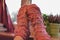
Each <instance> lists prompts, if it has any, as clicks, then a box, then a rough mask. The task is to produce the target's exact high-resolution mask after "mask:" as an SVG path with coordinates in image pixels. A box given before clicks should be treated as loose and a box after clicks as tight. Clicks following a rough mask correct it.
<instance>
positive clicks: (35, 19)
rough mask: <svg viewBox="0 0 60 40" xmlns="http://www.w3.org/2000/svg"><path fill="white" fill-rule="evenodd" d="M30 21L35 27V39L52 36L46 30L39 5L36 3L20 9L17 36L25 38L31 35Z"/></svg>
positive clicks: (44, 38) (44, 39)
mask: <svg viewBox="0 0 60 40" xmlns="http://www.w3.org/2000/svg"><path fill="white" fill-rule="evenodd" d="M29 22H30V23H31V24H30V25H31V26H32V27H33V29H34V39H35V40H50V36H49V35H48V33H47V32H46V29H45V26H44V23H43V17H42V14H41V12H40V9H39V7H37V6H36V5H35V4H32V5H24V6H22V7H21V8H20V9H19V12H18V15H17V23H18V25H17V27H16V28H15V34H16V36H21V37H22V38H23V39H24V40H27V38H28V37H29V35H30V31H29V26H30V25H29Z"/></svg>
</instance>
